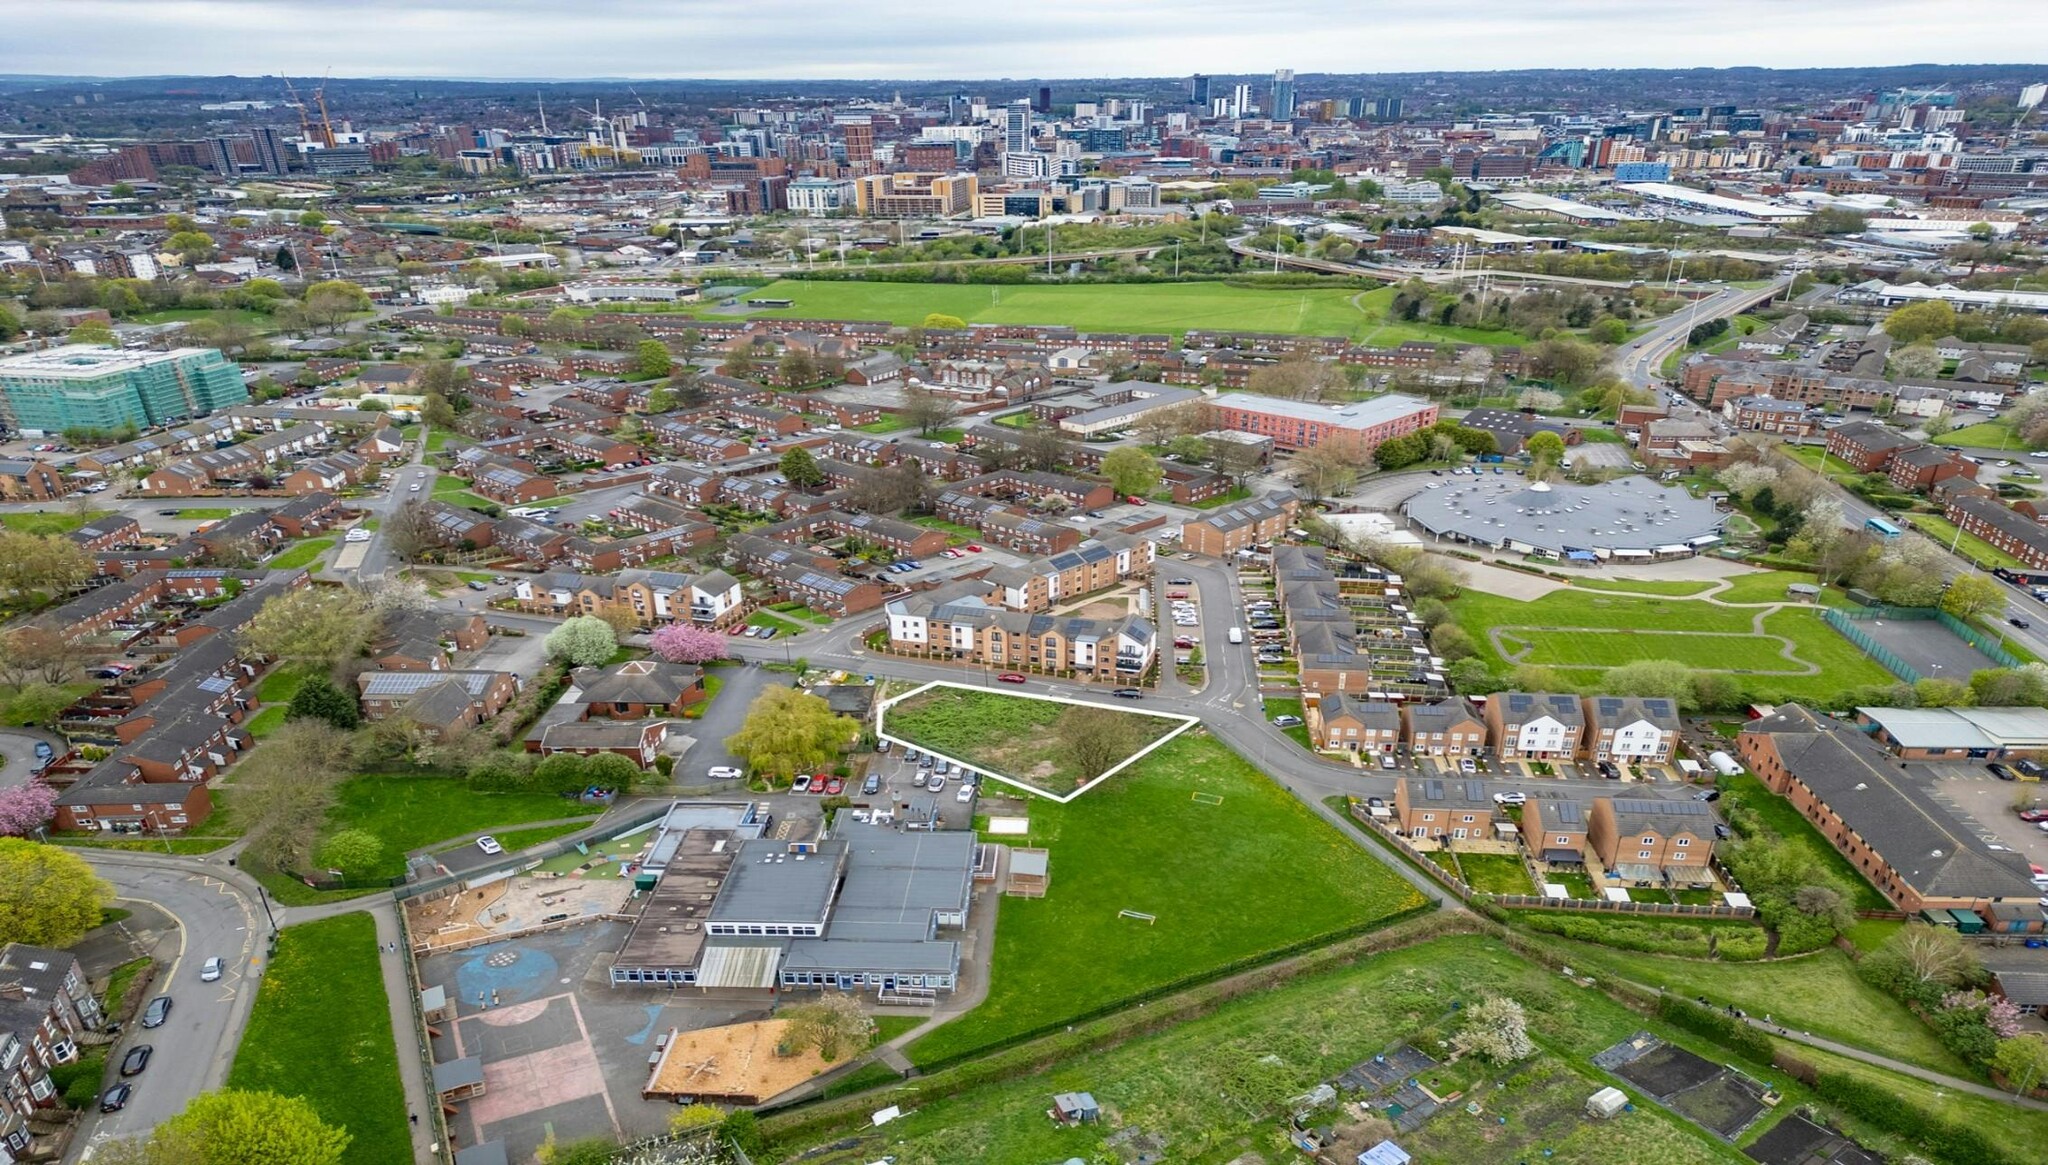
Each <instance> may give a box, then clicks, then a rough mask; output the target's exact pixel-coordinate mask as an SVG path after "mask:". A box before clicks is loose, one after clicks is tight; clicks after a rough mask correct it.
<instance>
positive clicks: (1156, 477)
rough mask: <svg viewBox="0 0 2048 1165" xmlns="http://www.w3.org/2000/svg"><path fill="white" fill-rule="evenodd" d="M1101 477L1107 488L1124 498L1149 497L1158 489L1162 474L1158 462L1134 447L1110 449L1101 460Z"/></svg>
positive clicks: (1126, 446)
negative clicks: (1106, 483) (1104, 480)
mask: <svg viewBox="0 0 2048 1165" xmlns="http://www.w3.org/2000/svg"><path fill="white" fill-rule="evenodd" d="M1102 476H1104V477H1106V478H1108V479H1109V487H1110V488H1111V489H1113V490H1115V491H1116V492H1117V493H1118V494H1120V495H1123V496H1126V497H1141V498H1142V497H1149V496H1150V495H1151V493H1152V491H1153V490H1155V489H1158V488H1159V482H1160V480H1161V479H1162V476H1163V475H1162V474H1161V473H1160V470H1159V460H1158V458H1155V457H1153V456H1152V455H1151V454H1150V453H1147V452H1145V451H1144V450H1143V449H1140V448H1138V447H1137V446H1136V445H1125V446H1122V447H1121V448H1117V449H1112V450H1110V451H1109V453H1108V454H1107V455H1105V456H1104V457H1103V459H1102Z"/></svg>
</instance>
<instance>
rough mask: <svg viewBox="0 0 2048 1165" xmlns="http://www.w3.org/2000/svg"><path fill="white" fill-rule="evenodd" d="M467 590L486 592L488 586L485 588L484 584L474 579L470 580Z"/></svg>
mask: <svg viewBox="0 0 2048 1165" xmlns="http://www.w3.org/2000/svg"><path fill="white" fill-rule="evenodd" d="M469 589H470V590H473V591H481V590H486V589H488V586H487V584H484V583H481V582H478V581H476V580H475V579H471V580H470V581H469Z"/></svg>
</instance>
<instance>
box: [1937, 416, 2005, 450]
mask: <svg viewBox="0 0 2048 1165" xmlns="http://www.w3.org/2000/svg"><path fill="white" fill-rule="evenodd" d="M2017 438H2018V435H2017V434H2015V433H2014V432H2013V431H2012V426H2011V425H2008V424H2006V423H2005V422H2004V421H1979V422H1977V423H1976V424H1974V425H1964V426H1963V427H1962V428H1960V429H1951V430H1949V431H1948V432H1946V433H1943V434H1942V435H1941V436H1939V437H1936V438H1934V443H1935V444H1936V445H1954V446H1959V447H1962V448H1967V449H1990V450H1993V451H1996V450H2000V449H2004V450H2008V451H2016V452H2025V451H2026V443H2025V442H2023V441H2020V440H2018V439H2017Z"/></svg>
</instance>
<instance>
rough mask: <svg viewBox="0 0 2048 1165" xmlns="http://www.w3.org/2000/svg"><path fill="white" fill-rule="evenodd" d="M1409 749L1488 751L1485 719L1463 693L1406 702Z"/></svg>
mask: <svg viewBox="0 0 2048 1165" xmlns="http://www.w3.org/2000/svg"><path fill="white" fill-rule="evenodd" d="M1401 715H1402V717H1403V719H1404V720H1405V721H1406V729H1407V740H1408V751H1409V752H1410V753H1412V754H1413V755H1415V756H1437V757H1467V756H1474V757H1476V756H1478V755H1479V754H1480V753H1482V752H1484V751H1486V720H1485V718H1484V717H1483V716H1482V715H1481V714H1480V711H1479V708H1478V706H1477V705H1475V704H1473V703H1472V701H1471V700H1468V699H1466V698H1465V697H1464V696H1452V697H1450V698H1448V699H1443V700H1437V701H1435V702H1433V703H1428V704H1403V705H1402V706H1401Z"/></svg>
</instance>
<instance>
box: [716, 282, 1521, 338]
mask: <svg viewBox="0 0 2048 1165" xmlns="http://www.w3.org/2000/svg"><path fill="white" fill-rule="evenodd" d="M753 294H755V295H757V296H759V297H762V298H767V299H789V300H794V301H795V303H794V306H791V307H789V308H783V309H778V310H775V311H766V312H756V313H752V314H751V315H750V316H749V317H748V318H752V319H758V318H770V319H772V318H777V317H781V318H791V319H855V320H887V321H888V322H890V323H893V324H900V325H904V326H916V325H917V324H919V323H922V322H923V321H924V317H925V316H926V315H927V314H929V313H932V312H939V313H942V314H945V315H952V316H959V317H960V318H961V319H963V320H965V321H967V322H968V323H970V324H1053V325H1058V324H1065V325H1070V326H1072V327H1076V328H1080V329H1082V330H1084V331H1111V332H1171V333H1173V334H1174V335H1180V334H1182V333H1184V332H1186V331H1187V330H1188V329H1190V328H1197V329H1201V328H1209V329H1218V330H1225V331H1251V332H1286V333H1291V334H1294V335H1306V336H1349V337H1351V338H1353V339H1357V340H1360V341H1362V342H1364V343H1367V344H1371V345H1372V346H1374V347H1379V348H1392V347H1396V346H1398V345H1399V344H1401V343H1402V342H1403V341H1406V340H1430V341H1435V340H1462V341H1465V342H1467V343H1473V344H1520V343H1526V342H1527V341H1526V339H1525V338H1524V337H1522V336H1518V335H1516V334H1515V333H1513V332H1499V331H1488V330H1484V329H1477V328H1454V327H1440V326H1437V325H1434V324H1416V323H1392V324H1390V323H1387V322H1385V321H1386V311H1387V306H1388V305H1389V304H1391V303H1392V302H1393V299H1394V290H1393V289H1392V288H1390V287H1383V288H1379V289H1376V290H1373V291H1367V292H1363V293H1361V292H1359V291H1358V290H1356V289H1355V288H1339V287H1316V288H1308V289H1289V290H1272V291H1265V290H1258V289H1255V288H1243V287H1230V286H1228V285H1226V284H1223V283H1220V282H1216V283H1156V284H1118V285H1114V286H1110V285H1087V284H1065V285H1047V286H1022V287H1018V286H1010V287H996V286H989V285H977V284H946V283H861V282H836V281H835V282H826V281H818V282H805V281H803V280H791V279H785V280H782V281H779V282H776V283H771V284H769V285H768V286H766V287H763V288H760V289H759V290H757V291H756V292H754V293H753Z"/></svg>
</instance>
